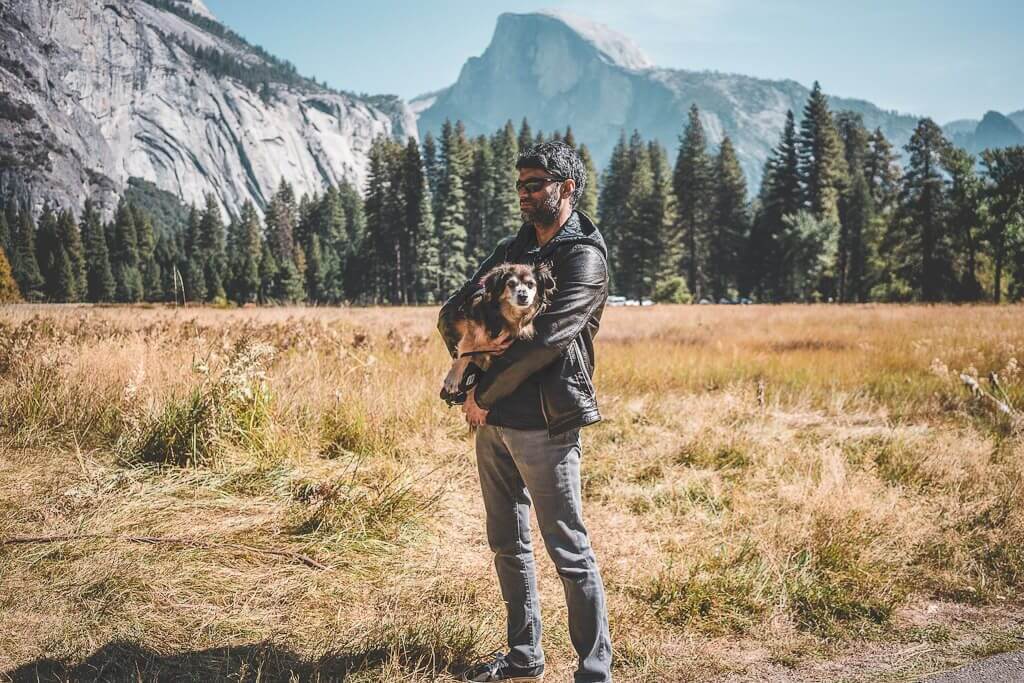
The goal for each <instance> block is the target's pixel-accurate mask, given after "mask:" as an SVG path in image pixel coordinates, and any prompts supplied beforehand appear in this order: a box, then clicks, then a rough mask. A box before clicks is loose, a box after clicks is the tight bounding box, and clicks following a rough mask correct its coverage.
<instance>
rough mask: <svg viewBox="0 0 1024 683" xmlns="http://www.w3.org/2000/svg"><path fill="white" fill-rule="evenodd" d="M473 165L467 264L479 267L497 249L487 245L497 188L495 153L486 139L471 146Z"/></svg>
mask: <svg viewBox="0 0 1024 683" xmlns="http://www.w3.org/2000/svg"><path fill="white" fill-rule="evenodd" d="M470 154H471V155H472V164H471V167H470V171H469V174H468V175H467V177H466V261H467V263H469V264H473V263H480V262H482V261H483V260H484V259H485V258H487V255H488V254H489V253H491V249H493V248H494V245H493V244H488V243H487V237H488V236H489V235H490V233H491V229H490V226H489V224H488V222H489V220H490V218H491V203H492V202H493V201H494V194H495V187H494V177H493V175H492V171H493V166H494V157H493V151H492V150H491V145H490V143H489V142H488V140H487V138H486V137H484V136H480V137H478V138H476V139H475V140H474V141H473V143H472V146H471V150H470Z"/></svg>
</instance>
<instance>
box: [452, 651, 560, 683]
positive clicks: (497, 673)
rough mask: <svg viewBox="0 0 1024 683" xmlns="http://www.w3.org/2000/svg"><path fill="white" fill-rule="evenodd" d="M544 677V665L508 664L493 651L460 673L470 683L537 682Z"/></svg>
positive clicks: (498, 653) (500, 654)
mask: <svg viewBox="0 0 1024 683" xmlns="http://www.w3.org/2000/svg"><path fill="white" fill-rule="evenodd" d="M543 678H544V665H543V664H541V665H540V666H531V667H525V668H524V667H521V666H515V665H514V664H509V663H508V662H507V661H506V660H505V655H504V654H502V653H501V652H493V653H491V656H490V657H489V658H488V660H487V661H485V662H481V663H479V664H474V665H473V666H471V667H469V668H468V669H466V671H465V673H463V674H462V679H461V680H463V681H470V682H471V683H488V682H491V681H504V682H505V683H537V681H540V680H542V679H543Z"/></svg>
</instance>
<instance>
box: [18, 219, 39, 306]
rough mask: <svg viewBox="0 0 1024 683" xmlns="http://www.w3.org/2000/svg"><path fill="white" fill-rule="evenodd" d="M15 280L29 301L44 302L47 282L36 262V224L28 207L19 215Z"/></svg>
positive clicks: (23, 295)
mask: <svg viewBox="0 0 1024 683" xmlns="http://www.w3.org/2000/svg"><path fill="white" fill-rule="evenodd" d="M14 255H15V256H14V260H13V263H12V264H11V265H12V266H13V268H14V280H15V281H16V282H17V283H18V287H19V288H20V289H21V295H22V297H24V298H25V299H26V300H27V301H42V300H43V298H44V296H45V294H44V289H45V285H46V283H45V281H44V280H43V274H42V273H41V272H40V271H39V262H38V261H37V260H36V224H35V221H34V220H32V213H31V211H30V210H29V209H28V207H23V208H22V209H21V211H20V212H19V213H18V233H17V235H15V240H14Z"/></svg>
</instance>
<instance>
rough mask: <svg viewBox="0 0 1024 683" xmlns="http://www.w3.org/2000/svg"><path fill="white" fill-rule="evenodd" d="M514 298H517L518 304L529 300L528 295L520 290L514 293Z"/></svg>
mask: <svg viewBox="0 0 1024 683" xmlns="http://www.w3.org/2000/svg"><path fill="white" fill-rule="evenodd" d="M516 299H518V300H519V303H520V304H526V303H528V302H529V301H530V295H529V294H527V293H526V292H522V293H520V294H517V295H516Z"/></svg>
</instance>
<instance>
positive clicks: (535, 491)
mask: <svg viewBox="0 0 1024 683" xmlns="http://www.w3.org/2000/svg"><path fill="white" fill-rule="evenodd" d="M580 456H581V450H580V433H579V430H578V429H577V430H572V431H570V432H567V433H566V434H562V435H559V436H556V437H554V438H552V437H549V436H548V433H547V430H523V429H510V428H508V427H495V426H492V425H484V426H482V427H480V428H478V429H477V432H476V459H477V468H478V469H479V471H480V487H481V488H482V489H483V498H484V509H485V510H486V512H487V541H488V543H489V544H490V546H491V550H492V551H494V567H495V569H496V570H497V573H498V583H499V584H500V585H501V596H502V598H503V599H504V601H505V605H506V609H507V610H508V644H509V659H510V661H511V662H512V663H513V664H516V665H517V666H536V665H538V664H543V662H544V652H543V649H542V647H541V641H540V637H541V625H540V601H539V598H538V596H537V577H536V572H535V565H534V559H533V545H532V544H531V540H530V504H531V501H532V502H533V503H535V504H536V506H537V522H538V524H539V526H540V533H541V536H542V537H543V538H544V546H545V547H546V548H547V551H548V555H550V556H551V559H552V560H553V561H554V563H555V568H556V569H557V571H558V575H559V577H560V578H561V579H562V587H563V588H564V590H565V602H566V605H567V606H568V611H569V637H570V638H571V639H572V644H573V647H574V648H576V653H577V654H578V655H579V667H578V668H577V670H576V676H575V681H576V683H583V682H584V681H585V682H587V683H591V682H595V681H610V680H611V660H612V651H611V638H610V636H609V634H608V611H607V609H606V607H605V596H604V584H602V582H601V574H600V572H599V571H598V568H597V560H596V559H595V557H594V551H593V549H591V547H590V540H589V539H588V538H587V530H586V528H585V527H584V526H583V509H582V502H581V496H580Z"/></svg>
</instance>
